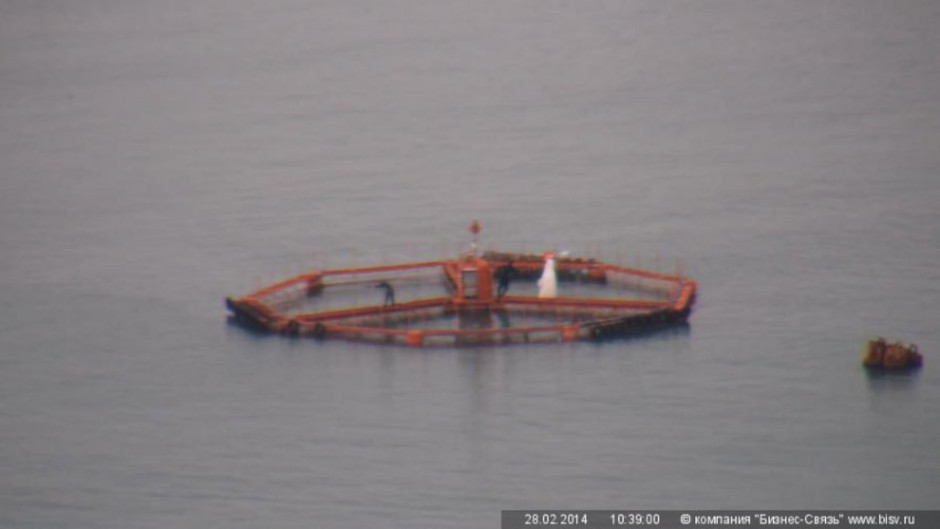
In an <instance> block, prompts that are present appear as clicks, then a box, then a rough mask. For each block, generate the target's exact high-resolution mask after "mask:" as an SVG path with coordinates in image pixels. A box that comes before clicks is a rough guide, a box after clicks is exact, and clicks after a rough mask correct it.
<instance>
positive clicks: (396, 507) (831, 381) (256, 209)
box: [0, 0, 940, 529]
mask: <svg viewBox="0 0 940 529" xmlns="http://www.w3.org/2000/svg"><path fill="white" fill-rule="evenodd" d="M938 57H940V4H938V3H937V2H933V1H930V0H924V1H917V0H904V1H897V2H878V1H867V0H864V1H857V0H852V1H837V0H831V1H826V2H751V1H719V2H675V1H668V2H599V1H590V2H558V1H534V0H530V1H511V2H504V1H483V2H432V1H422V0H393V1H369V2H339V1H318V2H306V1H297V0H272V1H269V2H263V3H257V2H244V1H234V2H232V1H227V2H222V1H215V0H199V1H189V2H182V1H173V2H143V1H124V2H118V1H114V0H88V1H83V2H65V1H59V0H49V1H45V2H30V1H25V0H10V1H6V2H3V4H2V5H0V171H2V172H0V526H3V527H32V528H43V527H56V528H58V527H89V528H91V527H95V528H110V527H113V528H128V527H133V528H160V529H166V528H188V527H219V528H222V527H224V528H233V527H246V528H248V527H328V528H331V527H342V528H363V527H401V528H405V527H408V528H464V527H466V528H476V527H497V526H498V524H499V511H500V510H501V509H521V508H578V509H585V508H607V509H656V508H677V509H701V508H738V509H787V508H795V509H864V508H877V509H887V508H903V509H931V508H933V509H936V508H940V503H938V501H937V493H936V491H937V487H938V485H940V457H938V456H937V439H938V437H940V407H938V402H940V375H938V373H940V356H938V350H940V330H938V322H940V309H938V308H937V301H938V300H940V267H938V264H937V263H940V207H938V206H937V202H938V199H940V106H938V99H937V95H938V94H940V61H938V60H937V58H938ZM473 219H479V220H480V221H481V222H482V223H483V226H484V231H483V233H482V236H483V242H484V245H485V246H487V247H491V248H497V249H506V250H525V251H533V252H542V251H545V250H549V249H554V250H562V249H566V250H570V251H572V252H574V253H577V254H587V255H592V256H599V257H603V258H606V259H610V260H613V261H617V262H621V263H623V264H627V265H641V266H646V267H650V268H658V269H661V270H664V271H671V270H672V269H673V268H674V267H675V266H680V267H682V269H684V270H685V272H686V273H688V274H689V275H691V276H692V277H694V278H695V279H697V280H698V281H699V283H700V287H701V292H700V298H699V302H698V304H697V306H696V309H695V312H694V313H693V315H692V318H691V322H690V326H689V327H688V328H685V329H679V330H675V331H670V332H664V333H661V334H657V335H655V336H650V337H645V338H640V339H632V340H624V341H618V342H612V343H605V344H602V345H593V344H575V345H568V344H566V345H558V346H551V345H548V346H539V347H513V348H505V349H503V348H495V349H484V350H473V349H467V350H433V351H432V350H409V349H384V348H379V347H374V346H366V345H353V344H345V343H329V342H328V343H322V344H319V343H315V342H313V341H303V340H301V341H291V340H285V339H282V338H280V337H264V336H256V335H253V334H250V333H247V332H245V331H244V330H242V329H240V328H238V327H234V326H231V325H229V324H227V323H226V319H225V312H224V307H223V304H222V300H223V298H224V297H225V296H226V295H237V294H244V293H247V292H249V291H251V290H253V289H255V288H257V287H259V286H260V285H262V284H265V283H266V282H270V281H274V280H276V279H278V278H281V277H284V276H287V275H291V274H295V273H299V272H302V271H306V270H311V269H317V268H322V267H337V266H347V265H362V266H365V265H368V264H375V263H381V262H390V261H408V260H412V259H415V258H424V257H441V256H450V255H454V254H455V253H456V252H457V251H458V250H459V249H460V248H462V247H463V245H465V244H466V243H467V242H468V233H467V231H466V228H467V226H468V225H469V223H470V221H471V220H473ZM877 335H885V336H887V337H889V338H897V339H902V340H905V341H913V342H917V343H918V344H919V345H920V347H921V349H922V350H923V351H924V352H925V354H926V367H925V368H924V369H923V370H922V371H921V372H920V373H918V374H915V375H913V376H890V377H877V378H871V377H869V376H866V374H865V373H864V372H863V371H862V370H861V369H860V366H859V360H860V355H861V352H862V347H863V345H864V343H865V341H866V340H867V339H869V338H871V337H874V336H877Z"/></svg>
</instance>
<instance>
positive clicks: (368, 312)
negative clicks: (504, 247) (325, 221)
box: [226, 230, 697, 347]
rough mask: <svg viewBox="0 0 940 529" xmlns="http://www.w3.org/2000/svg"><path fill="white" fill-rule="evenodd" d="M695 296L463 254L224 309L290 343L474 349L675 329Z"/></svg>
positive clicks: (535, 262)
mask: <svg viewBox="0 0 940 529" xmlns="http://www.w3.org/2000/svg"><path fill="white" fill-rule="evenodd" d="M477 231H478V230H477ZM474 234H476V232H475V233H474ZM474 248H476V245H474ZM546 275H550V276H551V277H550V278H546V281H548V280H550V281H552V285H551V286H550V288H544V287H545V284H544V282H543V280H542V278H543V277H544V276H546ZM540 283H541V284H540ZM537 285H538V287H537ZM696 290H697V285H696V283H695V281H693V280H692V279H689V278H686V277H682V276H680V275H667V274H661V273H657V272H651V271H645V270H639V269H635V268H625V267H621V266H616V265H612V264H606V263H603V262H600V261H597V260H595V259H585V258H573V257H559V258H557V259H555V258H554V256H551V255H550V254H548V255H546V256H545V257H543V256H538V255H528V254H513V253H502V252H486V253H484V254H482V255H477V253H476V251H472V252H469V253H468V254H466V255H463V256H460V257H458V258H456V259H452V260H443V261H428V262H419V263H404V264H395V265H386V266H375V267H369V268H348V269H338V270H321V271H316V272H311V273H308V274H303V275H300V276H297V277H294V278H291V279H288V280H286V281H282V282H280V283H277V284H275V285H272V286H269V287H266V288H263V289H261V290H259V291H257V292H254V293H252V294H249V295H247V296H244V297H241V298H237V299H233V298H227V299H226V305H227V307H228V309H229V310H230V311H231V312H232V317H233V318H234V319H235V320H236V321H238V322H240V323H242V324H245V325H249V326H252V327H255V328H258V329H261V330H264V331H268V332H272V333H280V334H285V335H289V336H304V337H313V338H317V339H345V340H352V341H361V342H372V343H378V344H397V345H406V346H412V347H421V346H481V345H502V344H522V343H540V342H541V343H544V342H570V341H576V340H603V339H607V338H613V337H618V336H625V335H631V334H637V333H642V332H648V331H651V330H656V329H661V328H665V327H669V326H674V325H680V324H683V323H684V322H686V321H687V319H688V317H689V314H690V313H691V310H692V305H693V303H694V302H695V296H696Z"/></svg>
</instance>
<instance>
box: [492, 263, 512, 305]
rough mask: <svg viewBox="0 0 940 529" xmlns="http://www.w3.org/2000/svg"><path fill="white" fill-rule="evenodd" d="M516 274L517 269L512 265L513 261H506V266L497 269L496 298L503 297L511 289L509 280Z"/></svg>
mask: <svg viewBox="0 0 940 529" xmlns="http://www.w3.org/2000/svg"><path fill="white" fill-rule="evenodd" d="M514 275H516V269H515V268H513V267H512V261H509V262H507V263H506V266H504V267H502V268H500V269H499V270H497V271H496V281H497V286H496V299H500V298H502V297H503V296H504V295H505V294H506V291H508V290H509V281H510V280H512V277H513V276H514Z"/></svg>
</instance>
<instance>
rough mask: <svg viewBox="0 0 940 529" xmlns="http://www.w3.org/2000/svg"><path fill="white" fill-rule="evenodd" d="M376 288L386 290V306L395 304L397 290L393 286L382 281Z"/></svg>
mask: <svg viewBox="0 0 940 529" xmlns="http://www.w3.org/2000/svg"><path fill="white" fill-rule="evenodd" d="M375 288H384V289H385V306H386V307H388V306H390V305H394V304H395V288H394V287H392V285H389V284H388V282H386V281H382V282H381V283H379V284H378V285H375Z"/></svg>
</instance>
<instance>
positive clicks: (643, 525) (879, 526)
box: [500, 509, 940, 529]
mask: <svg viewBox="0 0 940 529" xmlns="http://www.w3.org/2000/svg"><path fill="white" fill-rule="evenodd" d="M501 517H502V519H501V523H502V525H501V526H500V527H501V529H602V528H603V529H616V528H625V529H727V528H734V527H764V528H767V529H779V528H783V527H804V528H825V527H843V528H855V527H858V528H867V529H910V528H914V529H935V528H940V511H647V510H636V511H629V510H624V511H598V510H580V511H579V510H551V511H548V510H537V509H535V510H511V511H502V513H501Z"/></svg>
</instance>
